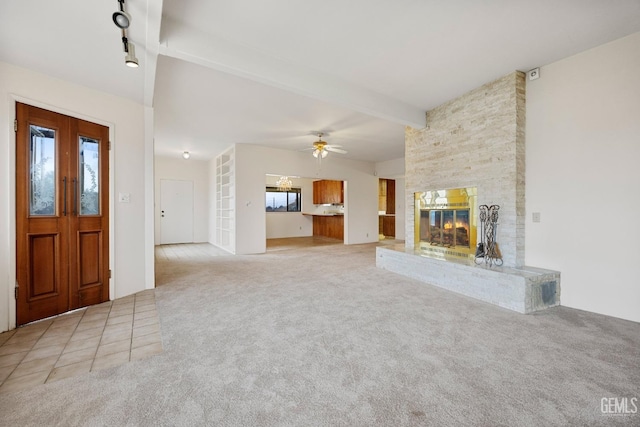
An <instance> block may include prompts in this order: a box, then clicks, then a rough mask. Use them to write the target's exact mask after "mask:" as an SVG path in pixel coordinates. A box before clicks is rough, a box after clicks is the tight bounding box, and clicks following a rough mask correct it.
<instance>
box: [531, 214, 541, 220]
mask: <svg viewBox="0 0 640 427" xmlns="http://www.w3.org/2000/svg"><path fill="white" fill-rule="evenodd" d="M531 219H532V220H533V222H540V212H534V213H533V214H532V215H531Z"/></svg>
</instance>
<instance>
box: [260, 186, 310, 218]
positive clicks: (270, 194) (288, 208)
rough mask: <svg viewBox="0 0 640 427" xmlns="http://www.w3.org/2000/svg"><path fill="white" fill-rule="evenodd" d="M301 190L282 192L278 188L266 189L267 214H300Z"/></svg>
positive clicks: (293, 189)
mask: <svg viewBox="0 0 640 427" xmlns="http://www.w3.org/2000/svg"><path fill="white" fill-rule="evenodd" d="M301 195H302V190H301V189H300V188H292V189H291V190H287V191H282V190H279V189H278V187H267V192H266V207H267V212H300V208H301V205H302V203H301V200H302V196H301Z"/></svg>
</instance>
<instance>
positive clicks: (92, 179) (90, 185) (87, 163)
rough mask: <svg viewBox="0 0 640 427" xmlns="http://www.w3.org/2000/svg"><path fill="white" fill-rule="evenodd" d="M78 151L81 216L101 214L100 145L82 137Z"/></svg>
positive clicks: (95, 141) (93, 140)
mask: <svg viewBox="0 0 640 427" xmlns="http://www.w3.org/2000/svg"><path fill="white" fill-rule="evenodd" d="M79 144H80V146H79V147H78V148H79V151H78V153H79V154H78V163H79V164H78V184H79V185H78V187H79V191H80V212H79V214H80V215H99V214H100V143H99V141H97V140H95V139H92V138H87V137H84V136H81V137H80V141H79Z"/></svg>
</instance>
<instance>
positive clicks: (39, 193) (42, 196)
mask: <svg viewBox="0 0 640 427" xmlns="http://www.w3.org/2000/svg"><path fill="white" fill-rule="evenodd" d="M30 136H31V144H30V145H31V147H30V152H29V156H30V157H29V173H30V178H31V179H30V180H29V214H30V215H32V216H36V215H40V216H51V215H55V214H56V131H55V130H53V129H47V128H44V127H41V126H36V125H30Z"/></svg>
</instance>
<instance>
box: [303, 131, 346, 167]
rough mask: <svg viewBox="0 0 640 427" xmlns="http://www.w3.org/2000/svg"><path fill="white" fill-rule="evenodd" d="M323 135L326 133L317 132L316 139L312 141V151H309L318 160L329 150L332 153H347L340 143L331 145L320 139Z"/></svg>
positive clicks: (325, 155)
mask: <svg viewBox="0 0 640 427" xmlns="http://www.w3.org/2000/svg"><path fill="white" fill-rule="evenodd" d="M323 135H326V134H325V133H322V132H318V140H317V141H316V142H314V143H313V148H312V149H313V152H312V153H311V154H313V157H315V158H316V159H318V161H320V160H322V159H324V158H325V157H327V155H328V154H329V151H331V152H333V153H339V154H347V151H346V150H343V149H341V148H340V145H331V144H327V143H326V142H325V141H323V140H322V136H323Z"/></svg>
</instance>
